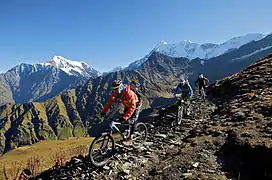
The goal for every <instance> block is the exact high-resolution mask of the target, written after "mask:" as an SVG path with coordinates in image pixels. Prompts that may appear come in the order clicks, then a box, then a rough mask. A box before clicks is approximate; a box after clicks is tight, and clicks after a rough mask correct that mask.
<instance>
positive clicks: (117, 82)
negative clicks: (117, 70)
mask: <svg viewBox="0 0 272 180" xmlns="http://www.w3.org/2000/svg"><path fill="white" fill-rule="evenodd" d="M121 85H123V83H122V80H120V79H117V80H114V81H113V82H112V84H111V87H112V89H113V90H114V89H118V88H119V87H120V86H121Z"/></svg>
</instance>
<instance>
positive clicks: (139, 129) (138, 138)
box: [132, 122, 147, 148]
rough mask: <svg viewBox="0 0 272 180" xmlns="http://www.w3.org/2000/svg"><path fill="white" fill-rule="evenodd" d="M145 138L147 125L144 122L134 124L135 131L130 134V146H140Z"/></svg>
mask: <svg viewBox="0 0 272 180" xmlns="http://www.w3.org/2000/svg"><path fill="white" fill-rule="evenodd" d="M146 138H147V127H146V125H145V124H144V123H141V122H140V123H137V124H136V126H135V131H134V133H133V136H132V146H133V147H134V148H139V147H141V146H142V145H143V144H144V143H145V142H146Z"/></svg>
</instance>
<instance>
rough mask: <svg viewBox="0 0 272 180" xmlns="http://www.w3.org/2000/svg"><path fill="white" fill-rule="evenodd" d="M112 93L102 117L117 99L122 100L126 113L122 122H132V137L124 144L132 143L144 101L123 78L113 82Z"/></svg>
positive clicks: (121, 119)
mask: <svg viewBox="0 0 272 180" xmlns="http://www.w3.org/2000/svg"><path fill="white" fill-rule="evenodd" d="M112 90H113V92H112V94H111V95H110V97H109V99H108V101H107V103H106V105H105V106H104V108H103V110H102V112H101V117H105V116H106V113H107V111H108V110H109V108H110V106H111V105H112V103H113V102H114V101H116V100H121V103H122V104H123V105H124V106H125V109H124V115H123V116H122V117H121V118H120V122H122V123H129V124H132V125H133V126H132V129H131V133H130V137H128V139H127V140H126V141H123V144H124V145H126V146H129V145H131V143H132V137H131V136H132V135H133V133H134V131H135V125H136V120H137V119H138V117H139V114H140V110H141V107H142V101H141V100H139V98H138V97H137V95H136V94H135V93H134V92H133V91H132V90H131V86H130V85H129V84H123V83H122V81H121V80H119V79H118V80H115V81H113V83H112Z"/></svg>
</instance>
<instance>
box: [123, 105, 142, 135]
mask: <svg viewBox="0 0 272 180" xmlns="http://www.w3.org/2000/svg"><path fill="white" fill-rule="evenodd" d="M141 108H142V101H140V103H139V104H138V105H137V106H136V109H135V111H134V113H133V114H132V116H131V117H130V118H129V120H128V121H129V123H131V124H132V126H131V131H130V132H131V133H130V135H132V134H133V133H134V131H135V125H136V121H137V120H138V117H139V115H140V111H141ZM127 110H128V108H125V109H124V113H126V112H127Z"/></svg>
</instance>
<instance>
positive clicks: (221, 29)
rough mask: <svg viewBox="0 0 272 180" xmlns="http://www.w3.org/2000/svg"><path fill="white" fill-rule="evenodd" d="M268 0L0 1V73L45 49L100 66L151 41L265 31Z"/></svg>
mask: <svg viewBox="0 0 272 180" xmlns="http://www.w3.org/2000/svg"><path fill="white" fill-rule="evenodd" d="M271 7H272V1H271V0H258V1H252V0H188V1H187V0H167V1H166V0H0V62H1V66H0V72H4V71H6V70H7V69H10V68H11V67H13V66H15V65H17V64H19V63H21V62H25V63H38V62H45V61H47V60H49V59H50V58H51V57H52V56H53V55H61V56H64V57H66V58H68V59H72V60H79V61H81V60H82V61H85V62H87V63H88V64H90V65H91V66H93V67H94V68H96V69H98V70H100V71H107V70H110V69H111V68H114V67H116V66H118V65H128V64H129V63H130V62H132V61H135V60H138V59H140V58H142V57H143V56H144V55H146V54H147V53H148V52H149V51H150V50H151V49H152V48H153V47H154V46H155V44H157V43H158V42H160V41H161V40H164V41H166V42H169V43H175V42H179V41H182V40H184V39H186V40H191V41H193V42H197V43H205V42H213V43H222V42H223V41H225V40H228V39H230V38H231V37H233V36H239V35H244V34H247V33H251V32H263V33H267V32H272V23H271V10H270V9H271Z"/></svg>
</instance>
